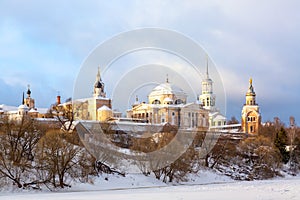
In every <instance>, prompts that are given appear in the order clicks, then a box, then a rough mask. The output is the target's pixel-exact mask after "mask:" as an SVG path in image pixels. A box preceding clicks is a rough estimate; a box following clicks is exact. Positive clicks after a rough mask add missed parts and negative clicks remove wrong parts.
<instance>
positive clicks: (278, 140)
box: [274, 127, 290, 164]
mask: <svg viewBox="0 0 300 200" xmlns="http://www.w3.org/2000/svg"><path fill="white" fill-rule="evenodd" d="M287 141H288V139H287V133H286V131H285V129H284V128H283V127H281V128H280V129H279V131H278V132H277V133H276V137H275V140H274V144H275V146H276V147H277V148H278V150H279V151H280V154H281V156H282V162H283V163H285V164H286V163H287V162H288V161H289V159H290V154H289V152H288V151H287V150H286V146H287Z"/></svg>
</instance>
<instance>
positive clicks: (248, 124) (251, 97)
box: [242, 78, 261, 134]
mask: <svg viewBox="0 0 300 200" xmlns="http://www.w3.org/2000/svg"><path fill="white" fill-rule="evenodd" d="M260 125H261V114H260V112H259V106H258V104H257V103H256V94H255V92H254V87H253V85H252V78H250V80H249V88H248V91H247V93H246V103H245V104H244V106H243V109H242V131H243V132H245V133H250V134H258V133H259V128H260Z"/></svg>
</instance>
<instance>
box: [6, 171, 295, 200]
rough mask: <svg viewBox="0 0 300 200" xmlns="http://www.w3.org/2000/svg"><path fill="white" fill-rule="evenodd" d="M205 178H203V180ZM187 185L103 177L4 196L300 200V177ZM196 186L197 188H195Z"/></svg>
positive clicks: (197, 180)
mask: <svg viewBox="0 0 300 200" xmlns="http://www.w3.org/2000/svg"><path fill="white" fill-rule="evenodd" d="M201 174H202V176H201ZM201 174H200V175H199V177H193V178H194V181H193V182H189V184H184V185H168V184H164V183H162V182H160V181H157V180H155V179H154V177H145V176H143V175H139V174H130V175H127V176H126V177H125V178H124V177H120V176H106V178H108V181H106V180H104V179H103V178H105V177H100V179H98V180H97V181H95V183H94V185H87V184H78V185H76V186H75V187H73V188H72V189H69V190H67V191H61V192H26V193H20V192H19V193H8V192H6V193H1V194H0V199H1V200H7V199H13V200H21V199H22V200H27V199H28V200H29V199H30V200H34V199H39V200H52V199H54V200H69V199H72V200H85V199H89V200H96V199H97V200H98V199H110V200H117V199H130V200H140V199H146V200H147V199H149V200H154V199H166V200H167V199H172V200H177V199H178V200H179V199H189V200H190V199H222V200H226V199H230V200H232V199H237V198H242V199H243V200H248V199H251V200H252V199H263V200H264V199H272V200H273V199H275V200H276V199H280V200H283V199H295V200H296V199H297V200H298V199H300V189H299V188H300V176H298V177H289V178H284V179H283V178H282V179H274V180H266V181H249V182H245V181H244V182H240V181H231V180H230V179H227V178H224V177H223V176H218V175H215V174H212V173H210V172H202V173H201ZM192 184H194V185H192Z"/></svg>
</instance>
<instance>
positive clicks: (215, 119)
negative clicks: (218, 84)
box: [199, 60, 226, 127]
mask: <svg viewBox="0 0 300 200" xmlns="http://www.w3.org/2000/svg"><path fill="white" fill-rule="evenodd" d="M199 101H200V103H201V104H202V105H203V108H205V109H206V110H208V111H209V126H210V127H217V126H224V125H226V117H225V116H224V115H223V114H221V113H220V111H219V109H218V108H217V107H216V95H215V94H214V92H213V81H212V79H211V78H210V77H209V74H208V60H207V61H206V76H205V78H204V79H203V80H202V94H201V95H200V96H199Z"/></svg>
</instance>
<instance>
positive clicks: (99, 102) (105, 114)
mask: <svg viewBox="0 0 300 200" xmlns="http://www.w3.org/2000/svg"><path fill="white" fill-rule="evenodd" d="M57 107H58V111H59V112H63V111H64V112H66V111H70V110H72V111H73V113H72V114H74V119H75V120H95V121H103V120H105V119H107V118H109V117H121V113H119V112H114V111H113V110H112V106H111V99H110V98H107V97H106V92H105V84H104V82H103V81H102V79H101V75H100V69H99V68H98V72H97V75H96V80H95V83H94V87H93V96H92V97H88V98H83V99H75V100H73V101H69V102H66V103H62V104H58V105H57Z"/></svg>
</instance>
